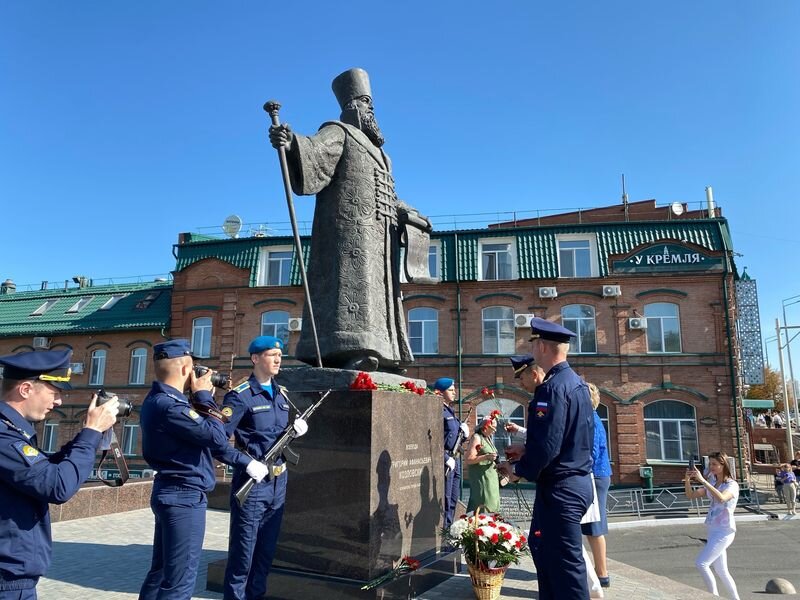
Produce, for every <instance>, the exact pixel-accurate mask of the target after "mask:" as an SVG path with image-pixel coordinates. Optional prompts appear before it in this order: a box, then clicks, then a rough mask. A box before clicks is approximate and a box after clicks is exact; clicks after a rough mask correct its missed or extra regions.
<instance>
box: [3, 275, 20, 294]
mask: <svg viewBox="0 0 800 600" xmlns="http://www.w3.org/2000/svg"><path fill="white" fill-rule="evenodd" d="M16 291H17V284H16V283H14V282H13V281H11V279H6V280H5V281H4V282H3V283H0V295H4V294H13V293H14V292H16Z"/></svg>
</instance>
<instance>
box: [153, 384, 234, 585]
mask: <svg viewBox="0 0 800 600" xmlns="http://www.w3.org/2000/svg"><path fill="white" fill-rule="evenodd" d="M194 401H195V403H196V404H198V403H199V404H202V405H207V406H209V407H213V408H216V407H217V405H216V404H215V403H214V399H213V397H212V395H211V393H210V392H208V391H205V390H203V391H200V392H198V393H196V394H195V397H194ZM140 423H141V429H142V454H143V455H144V458H145V460H146V461H147V464H149V465H150V466H151V467H152V468H153V469H156V470H157V471H158V472H157V473H156V477H155V483H154V484H153V493H152V495H151V497H150V508H151V509H152V510H153V515H154V516H155V533H154V536H153V560H152V563H151V566H150V571H149V572H148V573H147V576H146V578H145V581H144V583H143V584H142V588H141V590H140V592H139V598H140V600H189V599H190V598H191V597H192V592H193V591H194V586H195V581H196V579H197V569H198V566H199V564H200V554H201V552H202V549H203V536H204V534H205V526H206V506H207V504H208V500H207V498H206V492H207V491H209V490H210V489H212V488H213V487H214V483H215V479H216V478H215V476H214V464H213V462H212V458H211V457H212V451H213V452H214V453H217V452H223V451H224V449H225V448H227V447H228V436H227V434H226V433H225V428H224V427H223V425H222V422H221V421H218V420H217V419H214V418H211V417H208V418H206V417H204V416H202V415H200V414H199V413H198V412H197V411H195V410H194V409H193V408H192V406H191V405H190V404H189V401H188V399H187V398H186V396H185V395H184V394H183V393H182V392H180V391H179V390H177V389H175V388H173V387H172V386H169V385H166V384H164V383H161V382H158V381H154V382H153V387H152V388H151V389H150V393H149V394H148V395H147V397H146V398H145V399H144V402H143V403H142V412H141V417H140Z"/></svg>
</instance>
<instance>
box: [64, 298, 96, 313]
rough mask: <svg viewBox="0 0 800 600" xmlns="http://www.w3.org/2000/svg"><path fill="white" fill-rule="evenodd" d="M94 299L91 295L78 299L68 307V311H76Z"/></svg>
mask: <svg viewBox="0 0 800 600" xmlns="http://www.w3.org/2000/svg"><path fill="white" fill-rule="evenodd" d="M91 301H92V298H91V296H90V297H88V298H79V299H78V301H77V302H76V303H75V304H73V305H72V306H70V307H69V309H67V311H66V312H67V313H76V312H80V310H81V309H82V308H83V307H84V306H86V305H87V304H89V302H91Z"/></svg>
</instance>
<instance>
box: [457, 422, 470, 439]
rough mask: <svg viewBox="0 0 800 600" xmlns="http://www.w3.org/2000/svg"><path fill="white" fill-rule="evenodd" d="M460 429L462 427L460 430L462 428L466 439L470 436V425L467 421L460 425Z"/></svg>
mask: <svg viewBox="0 0 800 600" xmlns="http://www.w3.org/2000/svg"><path fill="white" fill-rule="evenodd" d="M459 429H460V430H461V432H462V433H463V434H464V439H466V438H468V437H469V425H467V424H466V423H462V424H461V425H460V426H459Z"/></svg>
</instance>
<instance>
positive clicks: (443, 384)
mask: <svg viewBox="0 0 800 600" xmlns="http://www.w3.org/2000/svg"><path fill="white" fill-rule="evenodd" d="M454 383H455V381H453V380H452V379H450V378H449V377H439V379H437V380H436V381H435V382H434V383H433V389H434V390H436V391H437V392H446V391H447V390H449V389H450V387H451V386H452V385H453V384H454Z"/></svg>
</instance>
